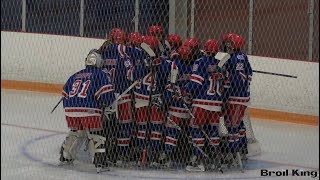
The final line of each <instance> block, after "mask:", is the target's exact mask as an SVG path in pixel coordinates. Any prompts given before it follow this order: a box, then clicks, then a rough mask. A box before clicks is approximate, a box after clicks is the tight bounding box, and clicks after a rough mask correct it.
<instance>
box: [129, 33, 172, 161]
mask: <svg viewBox="0 0 320 180" xmlns="http://www.w3.org/2000/svg"><path fill="white" fill-rule="evenodd" d="M144 42H145V43H146V44H148V45H149V46H150V47H151V49H152V50H153V51H154V52H155V53H158V52H159V49H158V43H159V42H158V40H157V38H156V37H154V36H145V37H144ZM170 66H171V64H170V63H169V62H167V61H166V60H164V59H162V58H157V57H156V58H155V59H151V58H150V57H149V58H147V59H143V60H142V59H141V60H139V61H136V64H135V67H134V73H133V77H134V80H140V83H139V84H137V85H136V87H135V90H134V95H135V101H136V102H135V108H136V118H137V119H136V122H137V126H138V127H137V129H138V133H137V145H138V147H139V149H140V152H141V159H140V160H139V162H138V163H145V161H146V159H145V157H144V156H143V155H144V154H143V153H146V148H147V146H148V145H149V148H150V150H151V152H153V154H152V157H151V161H155V160H156V159H158V156H159V150H160V145H161V140H162V129H163V122H164V119H165V115H164V114H163V113H162V112H161V111H160V109H159V108H158V107H157V106H154V105H153V103H152V100H153V99H157V100H158V101H161V100H162V93H163V92H164V89H165V85H166V82H167V77H168V76H169V73H170ZM148 125H149V126H148ZM147 131H151V133H150V140H149V142H147V138H148V137H147ZM147 143H149V144H147Z"/></svg>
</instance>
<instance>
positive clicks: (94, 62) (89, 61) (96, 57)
mask: <svg viewBox="0 0 320 180" xmlns="http://www.w3.org/2000/svg"><path fill="white" fill-rule="evenodd" d="M85 65H86V67H87V66H93V67H98V68H100V67H102V57H101V55H100V54H99V53H98V50H97V49H92V50H91V51H90V52H89V54H88V55H87V57H86V59H85Z"/></svg>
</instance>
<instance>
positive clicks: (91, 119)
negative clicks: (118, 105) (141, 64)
mask: <svg viewBox="0 0 320 180" xmlns="http://www.w3.org/2000/svg"><path fill="white" fill-rule="evenodd" d="M85 65H86V68H85V69H83V70H81V71H79V72H77V73H75V74H73V75H72V76H71V77H70V78H69V79H68V81H67V82H66V84H65V85H64V88H63V91H62V94H63V96H64V99H63V107H64V110H65V115H66V121H67V124H68V128H69V129H70V131H69V133H68V135H67V137H66V139H65V141H64V142H63V145H62V147H61V152H60V155H61V156H60V162H61V164H65V163H72V162H73V161H74V160H75V159H76V155H77V153H78V152H79V150H80V147H81V146H82V144H83V143H84V141H85V139H86V138H88V139H89V151H90V155H91V156H92V158H93V163H94V165H95V167H96V168H97V171H98V172H99V171H100V170H101V169H102V168H106V167H107V158H106V157H107V156H106V149H105V148H106V147H105V142H106V135H105V132H104V130H103V129H104V125H103V121H102V115H101V114H102V113H103V110H102V109H104V108H103V107H106V106H109V105H111V104H112V103H113V101H114V100H115V95H114V90H113V86H112V84H111V78H110V76H109V75H108V73H106V72H104V71H102V69H101V66H102V59H101V55H100V54H99V53H98V51H97V50H95V49H94V50H91V51H90V52H89V54H88V56H87V57H86V59H85Z"/></svg>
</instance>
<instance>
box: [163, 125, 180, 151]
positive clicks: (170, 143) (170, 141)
mask: <svg viewBox="0 0 320 180" xmlns="http://www.w3.org/2000/svg"><path fill="white" fill-rule="evenodd" d="M178 133H179V131H178V129H176V128H172V127H166V130H165V134H166V139H165V145H164V147H165V153H166V154H167V155H169V154H172V152H173V151H174V150H175V148H176V147H177V143H178V139H177V137H178V135H179V134H178Z"/></svg>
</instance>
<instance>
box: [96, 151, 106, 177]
mask: <svg viewBox="0 0 320 180" xmlns="http://www.w3.org/2000/svg"><path fill="white" fill-rule="evenodd" d="M93 164H94V165H95V167H96V169H97V173H100V172H104V171H110V169H109V166H108V160H107V158H106V156H105V154H104V153H96V154H95V155H94V159H93Z"/></svg>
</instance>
